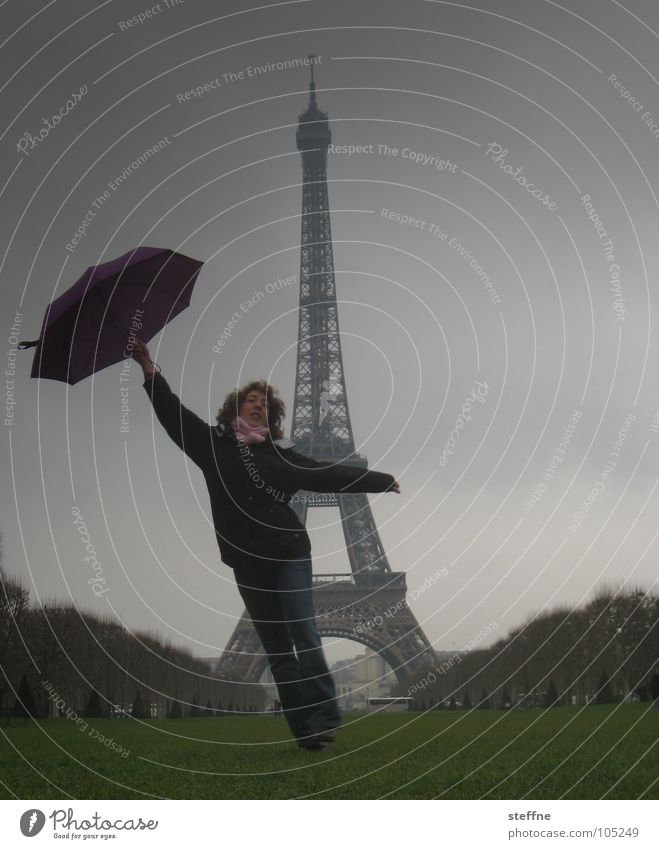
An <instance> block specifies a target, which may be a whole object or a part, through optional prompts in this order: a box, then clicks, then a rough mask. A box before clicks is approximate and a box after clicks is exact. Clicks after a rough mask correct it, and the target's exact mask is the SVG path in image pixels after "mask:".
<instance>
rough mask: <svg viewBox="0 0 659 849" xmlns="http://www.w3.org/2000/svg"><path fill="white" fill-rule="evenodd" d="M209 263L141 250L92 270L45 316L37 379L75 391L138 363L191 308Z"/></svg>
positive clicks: (34, 366) (34, 370)
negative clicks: (142, 347) (130, 360)
mask: <svg viewBox="0 0 659 849" xmlns="http://www.w3.org/2000/svg"><path fill="white" fill-rule="evenodd" d="M202 265H203V262H200V261H199V260H196V259H192V258H190V257H188V256H184V255H183V254H180V253H177V252H176V251H171V250H168V249H165V248H147V247H141V248H135V250H132V251H129V252H128V253H127V254H124V255H123V256H120V257H119V258H118V259H113V260H111V261H110V262H104V263H102V264H101V265H94V266H91V267H90V268H88V269H87V270H86V271H85V273H84V274H83V275H82V277H81V278H80V279H79V280H78V281H77V282H76V283H75V284H74V285H73V286H71V288H70V289H68V290H67V291H66V292H64V294H62V295H60V296H59V298H56V299H55V300H54V301H53V302H52V303H51V304H50V306H49V307H48V309H47V310H46V315H45V316H44V320H43V325H42V328H41V336H40V337H39V339H38V340H36V341H35V342H21V343H20V345H19V348H28V347H32V346H34V345H36V347H37V350H36V353H35V355H34V361H33V363H32V374H31V376H32V377H48V378H51V379H52V380H62V381H65V382H66V383H70V384H72V385H73V384H74V383H77V382H78V381H79V380H82V379H83V378H85V377H88V376H89V375H90V374H93V373H94V372H97V371H100V370H101V369H104V368H106V367H107V366H110V365H114V364H115V363H118V362H121V360H125V359H126V358H127V357H130V356H131V352H132V346H133V342H134V341H135V338H136V337H139V338H140V339H141V340H142V341H143V342H148V341H149V339H151V338H152V337H153V336H155V334H156V333H158V331H160V330H162V328H163V327H164V326H165V325H166V324H167V322H169V321H171V320H172V319H173V318H174V316H176V315H178V314H179V313H180V312H181V311H182V310H184V309H185V308H186V307H187V306H189V304H190V297H191V295H192V289H193V287H194V284H195V282H196V280H197V275H198V274H199V271H200V269H201V267H202Z"/></svg>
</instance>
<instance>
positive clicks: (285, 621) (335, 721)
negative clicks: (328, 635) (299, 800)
mask: <svg viewBox="0 0 659 849" xmlns="http://www.w3.org/2000/svg"><path fill="white" fill-rule="evenodd" d="M234 574H235V577H236V584H237V586H238V591H239V592H240V595H241V596H242V598H243V601H244V602H245V607H246V608H247V612H248V613H249V615H250V616H251V618H252V622H253V623H254V627H255V629H256V632H257V634H258V635H259V637H260V639H261V643H262V644H263V648H264V650H265V652H266V654H267V656H268V663H269V665H270V670H271V671H272V677H273V678H274V680H275V683H276V685H277V690H278V692H279V699H280V701H281V706H282V710H283V712H284V716H285V717H286V720H287V721H288V725H289V727H290V729H291V732H292V734H293V736H294V737H296V738H298V739H299V738H301V737H304V736H306V735H307V734H310V733H311V732H312V731H314V730H317V729H323V730H328V729H332V728H336V727H337V726H339V725H340V724H341V715H340V713H339V709H338V707H337V703H336V689H335V687H334V681H333V679H332V676H331V674H330V671H329V669H328V666H327V661H326V660H325V654H324V652H323V647H322V643H321V640H320V634H319V633H318V628H317V626H316V620H315V619H314V609H313V591H312V571H311V558H310V557H308V556H301V557H297V558H295V559H294V560H291V561H289V562H288V563H284V564H278V563H275V562H273V563H272V564H270V563H263V564H259V565H258V566H249V567H246V566H237V567H236V568H235V569H234Z"/></svg>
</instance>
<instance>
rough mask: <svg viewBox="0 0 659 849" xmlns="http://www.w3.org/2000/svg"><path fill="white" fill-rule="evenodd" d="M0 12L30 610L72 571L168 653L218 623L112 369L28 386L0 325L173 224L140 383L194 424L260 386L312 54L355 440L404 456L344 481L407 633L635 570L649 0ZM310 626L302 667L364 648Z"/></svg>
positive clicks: (648, 182) (179, 516)
mask: <svg viewBox="0 0 659 849" xmlns="http://www.w3.org/2000/svg"><path fill="white" fill-rule="evenodd" d="M0 16H1V18H2V24H3V25H2V33H3V36H2V41H3V43H2V49H1V50H0V61H1V62H2V70H3V81H4V82H3V86H2V89H1V93H0V97H1V98H2V113H1V114H2V116H3V118H2V125H3V129H2V133H1V135H0V145H1V148H0V150H1V152H2V172H3V173H2V179H1V180H0V187H1V188H2V192H3V193H2V207H1V209H2V217H3V228H2V251H1V252H0V257H1V259H0V262H1V263H2V265H1V268H0V281H1V289H0V299H1V305H2V334H3V336H4V345H5V348H4V350H5V351H6V354H5V355H4V361H5V384H6V395H7V398H6V400H7V406H6V408H5V410H6V416H7V417H6V418H5V423H4V432H3V434H2V460H1V462H2V481H3V486H2V488H1V491H0V498H1V499H2V501H1V507H2V512H1V518H0V530H1V532H2V536H3V541H4V564H5V567H6V569H7V571H8V572H9V573H11V574H14V575H16V576H20V577H21V578H22V579H23V580H24V581H25V583H26V585H27V586H29V588H30V592H31V597H32V600H33V601H34V602H35V603H39V601H40V600H49V599H53V598H60V599H61V598H71V599H73V600H74V602H75V603H76V604H77V605H79V606H80V607H81V608H83V609H89V610H95V611H98V612H99V613H100V612H108V613H110V614H111V615H113V616H116V617H118V618H120V619H121V620H122V621H123V622H124V623H125V624H126V625H127V626H129V627H130V628H140V629H152V630H155V631H157V632H158V633H160V634H161V635H162V636H163V637H165V638H169V639H172V640H173V641H174V642H176V643H179V644H181V645H183V646H186V647H188V648H190V649H191V650H192V651H193V652H194V653H195V654H198V655H201V656H213V655H218V654H219V653H220V652H221V651H222V650H223V648H224V646H225V644H226V642H227V639H228V637H229V635H230V633H231V631H232V630H233V627H234V625H235V623H236V620H237V617H239V616H240V614H241V612H242V607H243V606H242V603H241V601H240V597H239V595H238V592H237V590H236V587H235V584H234V581H233V573H232V571H231V569H229V568H228V567H227V566H225V565H223V564H222V563H221V561H220V560H219V555H218V551H217V547H216V543H215V539H214V536H213V534H212V528H211V526H210V512H209V503H208V499H207V494H206V490H205V485H204V481H203V478H202V476H201V474H200V473H199V472H198V470H197V469H196V467H195V466H194V465H192V464H191V463H189V462H186V458H185V457H184V455H183V454H182V453H181V452H180V451H179V450H178V448H176V446H175V445H174V444H173V443H172V442H171V441H170V440H169V438H168V437H167V436H166V434H165V433H164V431H163V430H162V428H161V427H160V425H159V423H158V422H157V421H155V420H154V419H153V417H152V411H151V407H150V404H149V402H148V399H147V397H146V394H145V392H144V390H143V388H142V380H141V372H140V371H139V369H138V368H137V366H134V367H133V369H132V370H131V374H130V379H129V381H128V383H127V384H121V383H120V372H121V366H120V365H117V366H115V367H113V368H108V369H106V370H104V371H102V372H101V373H99V374H97V375H95V376H94V378H93V379H88V380H85V381H84V382H82V383H80V384H78V385H76V386H74V387H67V386H66V385H65V384H62V383H57V382H53V381H48V380H43V381H36V380H32V379H30V377H29V374H30V366H31V360H32V352H18V354H15V352H14V348H15V342H16V339H15V335H16V334H15V331H14V330H12V328H13V327H15V326H16V325H18V326H19V328H20V330H19V332H18V334H17V335H18V337H19V338H21V339H32V338H36V337H37V336H38V334H39V330H40V326H41V320H42V317H43V314H44V311H45V308H46V306H47V304H48V303H49V301H50V300H51V299H52V298H53V297H54V296H55V295H57V294H59V293H61V292H62V291H64V290H65V289H66V288H68V286H69V285H71V284H72V283H73V282H74V281H75V280H76V279H77V278H78V276H79V275H80V274H81V273H82V272H83V271H84V269H85V268H86V267H88V266H89V265H93V264H95V263H96V262H99V261H103V260H106V259H109V258H112V257H116V256H119V255H120V254H122V253H124V252H125V251H127V250H128V249H130V248H132V247H134V246H136V245H139V244H146V245H153V246H162V247H171V248H175V249H176V248H178V249H180V250H182V251H183V252H184V253H187V254H189V255H191V256H194V257H196V258H198V259H201V260H204V261H205V263H206V264H205V266H204V268H203V269H202V272H201V274H200V276H199V279H198V282H197V285H196V288H195V291H194V295H193V298H192V303H191V306H190V308H189V309H188V310H186V311H185V312H184V313H182V314H181V315H180V316H178V317H177V318H176V319H175V320H174V321H173V322H172V323H171V324H169V325H168V326H167V328H166V329H165V330H164V331H163V332H162V333H161V334H160V335H159V336H158V337H156V338H155V339H154V340H153V342H152V344H151V349H152V351H154V352H155V357H156V359H157V361H158V362H159V363H160V365H161V367H162V370H163V374H164V375H165V376H166V377H167V379H168V380H169V382H170V384H171V386H172V387H173V388H174V390H175V391H176V392H177V393H178V394H179V395H180V396H181V397H182V400H183V401H184V403H185V404H186V405H187V406H189V407H191V408H192V409H194V410H195V411H196V412H198V413H199V414H200V415H202V416H203V417H205V418H207V419H208V420H213V418H214V415H215V412H216V409H217V407H218V405H219V403H220V401H221V399H222V398H223V396H224V394H225V393H226V392H227V391H229V390H230V389H231V388H232V387H233V386H235V385H236V384H238V383H242V382H244V380H245V379H247V378H251V377H253V376H261V375H262V376H266V377H268V378H269V379H271V380H272V381H273V382H274V384H275V385H276V386H278V387H279V389H280V390H281V393H282V395H283V397H284V398H285V400H286V402H287V405H288V407H289V411H290V410H291V408H292V400H293V391H294V378H295V346H296V342H297V338H296V334H297V315H296V310H297V304H298V283H299V242H300V208H301V177H302V171H301V161H300V156H299V153H298V151H297V150H296V147H295V128H296V123H297V117H298V114H299V113H300V112H301V111H303V109H304V108H305V107H306V103H307V84H308V68H300V67H296V65H299V63H295V62H294V61H293V60H298V59H300V58H302V57H304V56H306V55H308V54H310V53H313V54H316V55H317V56H318V57H319V61H318V64H317V65H316V69H315V74H316V82H317V87H318V102H319V105H320V107H321V109H323V110H324V111H327V112H328V113H329V116H330V122H331V130H332V136H333V143H334V144H335V145H336V146H337V147H336V149H335V150H332V152H331V153H330V155H329V157H328V159H329V161H328V181H329V194H330V203H331V208H332V229H333V237H334V259H335V266H336V280H337V291H338V298H339V301H340V324H341V331H342V341H343V353H344V365H345V370H346V379H347V386H348V398H349V405H350V412H351V416H352V422H353V427H354V430H355V437H356V440H357V442H358V445H359V449H360V450H361V451H363V452H364V453H365V454H366V455H367V456H368V459H369V464H370V466H371V467H373V468H377V469H380V470H383V471H389V472H391V473H393V474H395V475H396V476H397V478H398V479H399V480H400V482H401V487H402V495H400V496H394V495H391V494H384V495H379V496H373V497H371V499H370V500H371V504H372V506H373V511H374V515H375V518H376V521H377V524H378V527H379V530H380V534H381V537H382V540H383V543H384V545H385V548H386V551H387V554H388V557H389V561H390V564H391V566H392V568H393V569H395V570H401V571H405V572H406V573H407V584H408V588H409V590H410V591H415V590H416V592H415V596H417V597H416V599H415V600H414V601H413V602H411V606H412V609H413V610H414V613H415V614H416V616H417V618H418V620H419V622H420V623H421V624H422V626H423V628H424V630H425V632H426V634H427V636H428V638H429V639H430V640H431V642H432V643H433V645H434V646H435V648H437V649H439V650H451V649H455V648H461V647H464V646H467V645H473V641H474V640H475V639H478V635H479V634H481V633H484V632H487V633H489V635H490V636H488V637H487V638H486V639H485V640H484V641H483V644H486V643H487V642H488V641H490V640H492V639H494V638H496V637H498V636H501V635H502V634H503V633H505V632H506V631H507V630H508V629H509V628H511V627H513V626H516V625H519V624H521V623H522V622H524V621H525V620H526V619H527V618H528V617H529V616H531V615H533V614H534V613H537V612H538V611H540V610H543V609H549V608H552V607H555V606H557V605H567V606H572V605H577V604H580V603H583V602H584V601H586V600H587V599H589V598H590V597H591V596H592V594H593V592H594V591H596V589H597V588H598V587H601V586H602V585H603V584H610V585H614V586H620V585H623V584H624V585H626V586H628V587H630V588H631V587H635V586H641V587H643V588H645V589H648V590H649V589H650V588H651V587H652V586H653V585H654V582H655V581H656V576H657V566H656V563H657V553H658V551H659V541H658V540H657V532H658V530H659V527H658V524H657V516H658V515H659V493H658V492H657V483H658V477H657V469H658V460H659V442H658V440H659V435H658V431H659V388H658V383H659V368H658V366H657V362H658V354H659V350H658V344H657V336H656V332H655V318H656V310H657V306H658V295H657V283H656V281H657V271H658V265H659V255H658V250H657V244H658V238H657V236H658V234H659V216H658V205H657V190H658V188H659V186H658V183H659V180H658V178H657V173H658V172H657V167H656V166H657V154H658V153H659V98H658V96H657V91H658V87H657V82H658V80H657V77H658V76H659V61H658V59H657V57H658V56H659V50H658V49H657V48H658V44H657V40H658V32H659V7H658V6H657V4H656V3H655V2H651V0H625V2H615V0H571V2H569V3H567V2H565V3H562V4H560V3H555V2H549V0H530V2H529V0H524V2H523V1H522V0H519V1H518V2H515V0H488V2H486V0H473V2H471V3H470V4H466V3H460V2H453V3H449V2H434V0H433V2H424V0H405V2H375V0H361V2H354V0H350V2H344V0H336V2H331V3H329V2H320V0H291V2H277V3H267V2H266V3H263V2H260V3H259V4H255V6H254V8H253V9H252V8H246V4H244V3H240V2H238V0H234V2H225V0H221V2H211V0H186V1H185V2H183V0H179V2H174V0H160V2H159V3H157V4H156V5H153V6H151V5H149V3H147V2H144V3H140V2H130V3H129V2H120V1H119V0H107V1H106V2H104V3H99V4H92V5H90V4H88V3H84V2H77V0H69V1H68V2H67V0H57V2H52V3H49V4H42V3H39V2H36V0H25V2H22V3H16V2H7V3H4V4H3V5H2V7H1V8H0ZM277 63H280V64H279V65H278V64H277ZM74 92H77V93H78V97H77V99H76V102H75V105H74V106H73V108H69V109H68V111H67V109H66V108H64V109H63V107H65V105H66V103H67V100H69V99H70V98H71V97H72V94H73V93H74ZM60 112H61V113H62V114H63V117H62V118H61V120H59V121H57V120H56V121H53V120H52V118H53V116H54V115H58V114H59V113H60ZM153 148H155V149H156V150H155V152H154V153H153V154H152V155H151V156H150V157H148V158H146V159H144V158H143V159H142V160H141V161H138V157H139V156H140V155H141V154H143V153H144V152H145V151H148V150H150V149H153ZM135 162H137V165H136V166H133V165H132V163H135ZM104 193H105V195H104ZM97 198H101V199H102V202H99V201H97V206H94V202H95V200H96V199H97ZM90 212H92V213H95V214H91V215H90ZM85 219H86V220H87V223H86V224H83V222H85ZM79 228H82V231H83V233H84V235H82V236H80V237H79V238H78V239H77V240H75V243H74V237H75V235H76V232H77V231H78V229H79ZM290 278H294V279H293V280H291V279H290ZM278 280H282V281H288V282H284V284H282V285H278V287H275V286H270V285H268V284H271V283H274V282H275V281H278ZM258 292H262V293H264V294H265V297H263V298H260V297H258V296H257V298H256V299H255V302H254V304H253V305H252V306H249V304H247V301H248V299H249V298H250V297H252V296H253V295H254V293H258ZM241 304H242V305H243V306H242V307H241ZM236 311H239V313H240V321H239V322H238V323H237V325H236V327H235V328H234V329H233V333H232V335H231V337H230V339H229V340H228V342H227V343H226V344H225V345H224V346H222V347H220V346H218V339H219V337H220V335H221V333H222V331H223V329H224V328H225V326H226V325H227V322H228V320H229V319H230V318H231V316H232V315H233V313H234V312H236ZM214 347H220V351H219V353H218V351H214V350H213V348H214ZM476 381H478V382H479V383H476ZM122 388H127V389H128V393H127V399H128V406H129V408H130V412H129V414H128V417H127V419H126V420H125V424H126V423H127V428H126V427H124V431H123V432H122V430H121V425H122V410H121V405H122V394H121V389H122ZM474 390H476V392H477V393H480V394H479V395H478V400H477V399H476V397H475V396H474ZM73 507H77V508H78V509H79V510H80V512H81V515H82V516H83V517H84V520H85V522H86V525H87V527H88V529H89V533H90V535H91V539H92V541H93V544H94V547H95V550H96V552H97V555H98V558H99V561H100V563H101V564H102V568H103V570H104V577H105V584H104V588H105V589H106V590H107V591H106V592H105V593H104V594H103V595H101V596H99V597H96V596H95V595H94V593H93V592H92V591H91V587H90V585H89V583H88V581H89V579H90V577H92V576H91V575H90V569H89V566H88V564H85V563H84V562H83V559H82V555H83V551H82V547H81V543H80V539H79V536H78V534H77V532H76V528H75V526H74V524H73V519H72V508H73ZM309 526H310V528H311V538H312V546H313V553H314V567H315V570H316V572H341V571H345V570H346V569H347V568H348V561H347V557H346V554H345V547H344V542H343V536H342V531H341V526H340V523H339V521H338V512H337V511H333V510H331V509H323V510H320V509H318V510H314V511H311V513H310V518H309ZM424 582H425V585H426V587H427V588H426V589H425V590H424V591H422V592H421V591H420V590H419V588H422V587H423V586H424ZM326 644H327V646H328V653H329V656H330V658H331V659H332V660H334V659H336V658H338V657H342V656H349V655H351V654H356V653H358V652H359V651H361V650H362V649H361V647H360V646H358V645H356V644H354V643H351V644H347V643H345V642H343V641H335V640H328V641H326Z"/></svg>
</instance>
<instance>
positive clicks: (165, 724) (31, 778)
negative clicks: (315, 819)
mask: <svg viewBox="0 0 659 849" xmlns="http://www.w3.org/2000/svg"><path fill="white" fill-rule="evenodd" d="M88 722H89V727H88V728H87V729H86V730H81V729H80V728H79V727H76V724H75V723H74V722H71V721H69V720H65V719H60V720H49V721H40V722H37V723H29V724H28V725H27V726H26V727H24V725H23V722H22V721H19V720H16V719H14V720H12V724H11V725H10V726H9V727H2V728H1V729H0V730H1V731H2V735H1V736H0V763H2V769H1V771H0V780H1V782H2V784H1V785H0V786H2V789H1V791H0V792H1V793H2V796H3V798H20V799H66V798H69V797H71V798H75V799H140V798H171V799H266V798H267V799H275V798H276V799H299V798H318V799H378V798H382V797H386V798H393V799H430V798H435V797H437V798H445V799H481V798H487V799H522V798H528V799H558V798H567V799H599V798H602V797H604V798H609V799H638V798H645V799H648V798H656V787H657V785H656V779H657V769H656V765H657V748H654V749H653V746H655V744H656V741H657V730H658V728H659V711H657V710H653V709H651V707H650V706H649V705H648V704H637V705H623V706H614V705H611V706H601V707H588V708H554V709H552V710H548V711H541V710H512V711H497V710H487V711H473V712H467V711H435V712H433V713H429V714H425V715H424V714H420V713H401V714H386V715H384V714H378V715H372V714H371V715H364V714H346V715H345V716H344V725H343V727H342V728H341V729H340V731H339V732H338V735H337V740H336V743H334V744H333V746H332V747H331V748H329V749H327V750H326V751H324V752H303V751H299V750H298V749H297V747H296V746H295V743H294V741H293V740H292V738H291V737H290V735H289V733H288V729H287V726H286V723H285V721H284V719H283V718H282V717H260V716H244V717H241V716H228V717H217V718H212V719H210V718H209V719H187V720H169V721H167V720H158V721H151V722H138V721H136V720H131V719H123V720H88ZM92 728H93V729H95V732H98V733H100V734H103V735H106V737H108V738H110V737H111V738H114V742H115V743H116V744H118V745H119V746H121V747H123V749H124V750H128V752H129V754H128V755H127V756H126V757H124V756H122V754H121V752H120V751H116V750H112V749H110V748H108V747H107V746H105V745H104V744H103V743H102V742H99V740H98V739H93V738H92V737H90V730H91V729H92Z"/></svg>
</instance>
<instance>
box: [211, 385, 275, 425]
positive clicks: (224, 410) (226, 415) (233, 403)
mask: <svg viewBox="0 0 659 849" xmlns="http://www.w3.org/2000/svg"><path fill="white" fill-rule="evenodd" d="M254 391H256V392H263V394H264V395H265V407H266V411H267V415H268V429H269V431H270V436H271V437H272V438H273V439H281V438H282V437H283V435H284V432H283V430H282V429H281V424H282V421H283V419H284V418H285V416H286V406H285V404H284V402H283V401H282V399H281V398H280V397H279V394H278V392H277V390H276V389H275V388H274V387H273V386H271V385H270V384H269V383H268V382H267V381H266V380H252V381H251V382H250V383H246V384H245V386H243V387H241V388H240V389H234V390H233V392H229V394H228V395H227V396H226V398H225V399H224V401H223V403H222V406H221V407H220V409H219V410H218V411H217V423H218V424H223V425H224V426H225V427H226V428H228V429H231V422H232V421H233V420H234V419H235V418H236V417H237V416H238V411H239V410H240V405H241V404H242V403H243V401H244V400H245V398H247V395H248V394H249V393H250V392H254Z"/></svg>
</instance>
